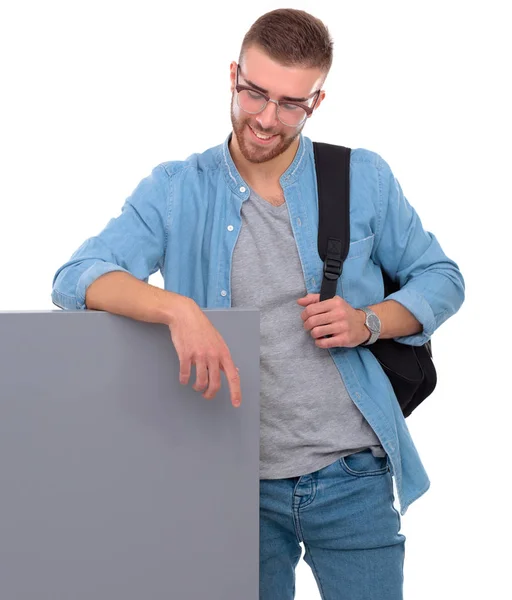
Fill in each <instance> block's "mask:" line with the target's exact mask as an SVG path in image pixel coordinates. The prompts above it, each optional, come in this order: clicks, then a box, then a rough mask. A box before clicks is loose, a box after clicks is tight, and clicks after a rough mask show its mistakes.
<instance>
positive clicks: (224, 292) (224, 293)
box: [220, 290, 228, 296]
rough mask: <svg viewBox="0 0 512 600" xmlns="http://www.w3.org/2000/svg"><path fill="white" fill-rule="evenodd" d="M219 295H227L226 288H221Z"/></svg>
mask: <svg viewBox="0 0 512 600" xmlns="http://www.w3.org/2000/svg"><path fill="white" fill-rule="evenodd" d="M220 295H221V296H227V295H228V293H227V292H226V290H222V292H221V293H220Z"/></svg>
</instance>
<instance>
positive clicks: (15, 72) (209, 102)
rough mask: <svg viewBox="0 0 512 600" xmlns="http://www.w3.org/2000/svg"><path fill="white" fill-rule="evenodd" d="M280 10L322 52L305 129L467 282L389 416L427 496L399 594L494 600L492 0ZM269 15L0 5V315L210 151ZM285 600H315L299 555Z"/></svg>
mask: <svg viewBox="0 0 512 600" xmlns="http://www.w3.org/2000/svg"><path fill="white" fill-rule="evenodd" d="M289 4H292V6H293V7H294V8H303V9H305V10H308V11H310V12H312V13H313V14H315V15H316V16H318V17H320V18H321V19H323V20H324V22H325V23H326V24H327V26H328V27H329V29H330V31H331V34H332V35H333V37H334V41H335V61H334V65H333V68H332V71H331V74H330V76H329V78H328V80H327V82H326V86H325V89H326V92H327V96H326V100H325V102H324V103H323V104H322V106H321V108H320V109H319V111H318V112H317V113H316V114H315V116H314V117H313V118H312V119H311V120H310V121H309V122H308V124H307V126H306V129H305V133H306V134H307V135H308V136H309V137H311V138H313V139H316V140H319V141H327V142H332V143H340V144H344V145H347V146H351V147H365V148H368V149H371V150H374V151H376V152H378V153H379V154H381V155H382V156H383V157H384V158H385V159H386V160H387V162H388V163H389V164H390V166H391V168H392V169H393V171H394V173H395V175H396V176H397V178H398V179H399V181H400V183H401V184H402V187H403V189H404V192H405V194H406V196H407V197H408V199H409V200H410V202H411V203H412V204H413V205H414V206H415V207H416V209H417V211H418V212H419V214H420V216H421V218H422V221H423V224H424V226H425V227H426V228H427V229H429V230H431V231H433V232H434V233H435V234H436V236H437V237H438V239H439V241H440V242H441V245H442V246H443V248H444V249H445V251H446V252H447V254H448V255H449V256H450V257H451V258H453V259H454V260H455V261H456V262H457V263H458V264H459V266H460V268H461V270H462V272H463V274H464V276H465V279H466V285H467V299H466V302H465V304H464V305H463V307H462V309H461V310H460V312H459V313H458V314H457V315H456V316H455V317H453V318H452V319H451V320H449V321H448V322H447V323H446V324H445V325H443V327H442V328H441V329H440V330H439V331H438V332H436V334H435V337H434V340H433V347H434V353H435V359H436V366H437V369H438V377H439V383H438V387H437V389H436V391H435V392H434V394H433V396H432V397H431V398H429V399H428V400H427V401H426V403H425V404H424V405H422V406H421V407H420V408H419V409H418V411H417V412H416V413H414V414H413V415H412V416H411V417H410V418H409V419H408V421H407V422H408V425H409V428H410V430H411V432H412V435H413V438H414V440H415V442H416V445H417V447H418V451H419V452H420V455H421V457H422V460H423V462H424V465H425V467H426V469H427V472H428V473H429V476H430V478H431V480H432V486H431V489H430V491H429V492H428V493H427V494H426V495H425V496H423V497H422V498H421V499H420V500H418V501H417V502H416V503H415V504H413V505H412V506H411V508H410V509H409V511H408V513H407V514H406V515H405V516H404V517H403V518H402V533H404V534H405V535H406V537H407V542H406V562H405V598H406V599H408V600H427V599H428V600H431V599H432V598H434V597H435V598H439V599H443V600H444V599H447V600H448V599H450V600H452V599H453V598H489V599H492V600H505V599H508V600H510V598H512V584H511V582H510V573H509V570H510V561H511V551H510V537H511V535H512V531H511V518H510V514H511V506H512V502H511V496H510V493H509V492H506V491H505V489H506V486H507V487H508V486H509V485H510V479H511V476H510V473H511V462H510V451H511V443H510V413H511V411H510V402H511V399H512V393H511V389H510V376H509V374H510V372H511V368H510V366H509V359H510V354H511V353H510V342H509V338H510V335H511V331H510V323H511V319H510V314H509V311H510V301H509V295H508V294H507V293H506V291H505V290H508V289H509V287H510V286H509V280H510V269H511V261H510V259H509V248H510V237H511V232H510V222H511V221H510V217H511V211H510V201H511V199H512V198H511V196H512V194H511V188H510V164H511V153H510V137H511V133H512V127H511V120H510V106H511V101H512V98H511V95H510V93H509V92H508V89H507V88H508V86H509V85H510V79H511V76H510V71H511V67H510V55H511V52H512V49H511V47H510V44H509V42H508V41H507V38H509V39H510V21H509V20H507V18H506V17H505V7H506V5H507V3H506V2H503V3H498V2H487V3H486V4H485V5H484V3H483V2H482V3H473V2H464V3H463V2H450V1H445V2H428V3H421V4H420V3H417V2H409V3H405V2H403V3H398V2H391V1H386V2H382V3H381V2H345V1H342V2H334V1H332V0H329V2H322V1H315V2H292V1H291V2H290V3H289ZM285 6H286V4H285ZM278 7H280V5H279V4H278V3H275V2H265V1H263V2H262V1H259V2H253V3H247V2H243V1H240V2H233V1H226V2H224V3H218V2H214V3H211V4H207V3H204V5H203V4H201V3H198V2H180V3H176V2H171V1H170V0H167V1H166V2H163V1H161V2H157V1H149V0H146V1H145V2H128V1H125V2H122V3H121V2H117V1H109V0H103V1H102V2H95V1H94V2H93V1H89V2H87V3H85V2H75V1H67V2H55V1H46V2H16V3H14V2H11V3H9V2H6V3H2V5H1V8H0V57H1V58H0V60H1V80H0V85H1V88H2V91H1V97H0V103H1V111H0V120H1V121H0V125H1V128H0V136H1V137H0V159H1V160H0V208H1V213H0V214H1V217H0V261H1V262H0V265H1V271H0V273H1V277H0V288H1V293H0V310H41V309H42V310H46V309H50V310H51V309H54V308H55V307H54V306H53V305H52V304H51V300H50V292H51V282H52V277H53V274H54V272H55V271H56V269H57V268H58V267H59V266H60V265H61V264H62V263H63V262H65V261H66V260H67V259H68V258H69V256H70V255H71V253H72V252H73V251H74V250H75V249H76V248H77V247H78V246H79V245H80V244H81V243H82V241H83V240H85V239H86V238H87V237H90V236H91V235H95V234H96V233H98V232H99V231H100V230H101V229H102V228H103V226H104V225H105V224H106V222H107V221H108V219H110V218H111V217H112V216H116V215H117V214H119V212H120V209H121V206H122V204H123V202H124V200H125V198H126V197H127V196H128V195H129V194H130V193H131V192H132V190H133V189H134V188H135V186H136V185H137V183H138V182H139V180H140V179H142V178H143V177H145V176H146V175H147V174H149V172H150V171H151V169H152V168H153V167H154V166H155V165H156V164H158V163H160V162H163V161H166V160H173V159H183V158H185V157H187V156H188V155H189V154H191V153H193V152H199V151H203V150H205V149H206V148H208V147H210V146H213V145H216V144H218V143H221V142H222V141H223V140H224V139H225V137H226V136H227V134H228V133H229V130H230V121H229V104H230V91H229V63H230V61H231V60H236V59H237V58H238V52H239V47H240V44H241V41H242V38H243V35H244V33H245V32H246V30H247V29H248V28H249V27H250V25H251V24H252V22H253V21H254V20H255V19H256V18H257V17H258V16H260V14H262V13H264V12H266V11H267V10H271V9H274V8H278ZM507 23H508V24H507ZM507 45H508V47H507ZM507 54H508V56H509V58H507ZM151 282H152V283H154V284H155V285H162V280H161V278H160V277H159V276H158V277H157V276H154V277H153V278H152V280H151ZM509 489H510V488H509ZM296 597H297V599H298V600H314V599H316V598H319V595H318V592H317V591H316V585H315V583H314V580H313V577H312V575H311V573H310V571H309V568H308V567H307V565H306V564H305V563H304V562H302V561H301V563H299V566H298V568H297V596H296ZM375 600H380V599H375Z"/></svg>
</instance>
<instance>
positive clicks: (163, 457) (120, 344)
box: [0, 309, 260, 600]
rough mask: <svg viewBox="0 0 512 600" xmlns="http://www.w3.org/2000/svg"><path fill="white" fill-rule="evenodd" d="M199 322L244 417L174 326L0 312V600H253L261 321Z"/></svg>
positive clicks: (221, 316)
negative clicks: (183, 370)
mask: <svg viewBox="0 0 512 600" xmlns="http://www.w3.org/2000/svg"><path fill="white" fill-rule="evenodd" d="M205 312H206V314H207V316H208V317H209V318H210V320H211V322H212V323H213V324H214V326H215V327H216V328H217V329H218V330H219V332H220V333H221V334H222V336H223V338H224V339H225V341H226V342H227V344H228V346H229V348H230V350H231V354H232V356H233V359H234V362H235V364H236V366H238V367H239V369H240V376H241V382H242V394H243V399H242V406H241V407H240V408H238V409H235V408H233V407H232V406H231V403H230V399H229V392H228V386H227V382H226V379H225V377H224V375H222V389H221V391H220V392H219V394H217V396H216V398H215V399H214V400H210V401H208V400H205V399H204V398H203V397H202V396H201V394H200V393H198V392H195V391H194V390H193V389H192V387H191V386H192V382H193V381H195V370H194V369H193V370H192V374H193V376H194V379H193V380H192V382H191V383H189V385H188V386H187V387H185V386H182V385H181V384H180V383H179V381H178V374H179V361H178V357H177V353H176V350H175V349H174V346H173V344H172V341H171V338H170V333H169V329H168V328H167V327H166V326H165V325H157V324H148V323H139V322H136V321H132V320H130V319H126V318H124V317H119V316H115V315H111V314H108V313H104V312H96V311H70V312H67V311H47V312H21V313H15V312H5V313H0V599H1V600H164V599H165V600H170V599H173V600H174V599H176V600H206V599H208V600H241V599H243V600H257V598H258V568H259V567H258V562H259V393H260V387H259V386H260V382H259V312H258V311H256V310H237V309H234V310H229V311H225V310H219V311H216V310H212V311H205Z"/></svg>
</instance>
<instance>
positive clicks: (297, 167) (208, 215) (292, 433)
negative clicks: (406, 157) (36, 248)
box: [52, 9, 464, 600]
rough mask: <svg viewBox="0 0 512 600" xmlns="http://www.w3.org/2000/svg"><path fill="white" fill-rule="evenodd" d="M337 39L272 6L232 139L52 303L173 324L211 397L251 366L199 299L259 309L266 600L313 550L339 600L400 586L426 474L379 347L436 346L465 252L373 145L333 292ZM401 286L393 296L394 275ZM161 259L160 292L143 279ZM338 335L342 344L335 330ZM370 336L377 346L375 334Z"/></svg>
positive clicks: (146, 205) (243, 73)
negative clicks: (322, 152) (321, 229)
mask: <svg viewBox="0 0 512 600" xmlns="http://www.w3.org/2000/svg"><path fill="white" fill-rule="evenodd" d="M331 62H332V40H331V39H330V36H329V33H328V31H327V29H326V28H325V26H324V25H323V24H322V22H321V21H319V20H318V19H316V18H314V17H312V16H311V15H309V14H307V13H305V12H302V11H298V10H284V9H283V10H277V11H272V12H270V13H268V14H266V15H263V16H262V17H261V18H260V19H258V20H257V21H256V22H255V23H254V25H253V26H252V27H251V29H250V30H249V32H248V33H247V34H246V36H245V38H244V42H243V44H242V49H241V53H240V58H239V61H238V63H236V62H233V63H232V64H231V91H232V104H231V119H232V125H233V133H232V135H230V136H229V137H228V139H227V140H226V141H225V142H224V144H222V145H220V146H218V147H215V148H212V149H210V150H208V151H206V152H205V153H203V154H198V155H193V156H192V157H190V158H188V159H187V160H186V161H184V162H177V161H174V162H168V163H165V164H162V165H159V166H157V167H156V168H155V169H154V170H153V172H152V173H151V175H150V176H149V177H147V178H145V179H143V180H142V181H141V183H140V184H139V186H138V187H137V188H136V190H135V191H134V192H133V194H132V195H131V197H130V198H128V200H127V201H126V203H125V205H124V207H123V211H122V214H121V215H120V216H119V217H117V218H116V219H112V220H111V221H110V222H109V223H108V224H107V226H106V227H105V229H104V230H103V231H102V232H101V234H100V235H99V236H97V237H93V238H91V239H89V240H88V241H86V242H85V243H84V244H83V245H82V246H81V247H80V248H79V249H78V250H77V252H75V254H74V255H73V256H72V258H71V259H70V261H69V262H67V263H66V264H65V265H64V266H62V267H61V268H60V269H59V270H58V271H57V273H56V276H55V279H54V287H53V294H52V298H53V301H54V303H55V304H57V305H58V306H60V307H62V308H66V309H83V308H86V307H87V308H89V309H97V310H104V311H109V312H111V313H116V314H121V315H125V316H127V317H131V318H133V319H138V320H141V321H147V322H156V323H165V324H166V325H168V326H169V329H170V333H171V337H172V341H173V343H174V345H175V347H176V351H177V353H178V356H179V360H180V382H181V383H182V384H187V383H188V382H189V378H190V373H191V366H192V365H195V368H196V380H195V383H194V386H193V387H194V389H195V390H197V391H198V392H201V393H202V394H203V396H204V397H205V398H207V399H211V398H213V397H214V396H215V394H216V393H217V392H218V390H219V388H220V384H221V379H220V371H221V370H222V371H224V372H225V375H226V379H227V381H228V384H229V389H230V396H231V401H232V404H233V405H234V406H239V405H240V402H241V391H240V379H239V374H238V372H237V369H236V367H235V365H234V364H233V361H232V359H231V356H230V353H229V350H228V348H227V346H226V344H225V342H224V340H223V339H222V337H221V336H220V334H219V333H218V331H216V329H215V328H214V327H213V326H212V325H211V323H210V322H209V320H208V319H207V317H206V316H205V315H204V313H203V312H202V310H201V308H216V307H219V308H228V307H230V306H251V307H258V308H259V309H260V311H261V386H262V392H261V451H260V480H261V483H260V597H261V598H262V599H264V600H271V599H279V600H286V599H291V598H293V597H294V589H295V582H294V581H295V580H294V569H295V566H296V565H297V562H298V560H299V558H300V554H301V547H300V542H303V543H304V545H305V549H306V553H305V557H304V558H305V560H306V562H307V563H308V564H309V565H310V567H311V569H312V570H313V573H314V576H315V578H316V581H317V583H318V587H319V589H320V593H321V595H322V598H324V599H326V600H340V599H347V600H376V599H379V600H398V599H399V598H402V588H403V562H404V543H405V537H404V536H403V535H402V534H400V533H399V530H400V525H401V523H400V515H399V513H398V512H397V511H396V510H395V508H394V505H393V502H394V495H393V479H392V478H393V477H394V478H395V481H396V486H397V491H398V496H399V500H400V504H401V512H402V514H405V512H406V510H407V508H408V506H409V505H410V504H411V503H412V502H413V501H414V500H416V499H417V498H418V497H420V496H421V495H422V494H423V493H424V492H425V491H426V490H427V489H428V487H429V480H428V477H427V474H426V472H425V470H424V468H423V465H422V464H421V461H420V458H419V456H418V454H417V451H416V449H415V446H414V443H413V441H412V439H411V437H410V434H409V431H408V429H407V426H406V424H405V421H404V418H403V415H402V412H401V410H400V407H399V405H398V402H397V400H396V397H395V396H394V394H393V391H392V389H391V386H390V385H389V382H388V381H387V379H386V376H385V375H384V373H383V371H382V369H381V368H380V367H379V365H378V363H377V362H376V360H375V359H374V357H373V355H372V354H371V352H369V350H368V349H367V348H365V347H364V345H365V344H366V343H367V342H368V341H371V342H373V341H374V339H375V337H376V334H375V335H374V334H372V332H371V331H370V330H369V328H368V327H367V325H366V314H365V312H364V311H363V310H361V309H362V308H366V307H369V309H370V310H371V311H372V312H373V313H374V314H375V315H377V317H378V318H379V320H380V334H379V335H380V337H383V338H397V339H399V340H400V341H404V342H407V343H412V344H416V345H418V344H422V343H424V342H425V341H427V340H428V339H429V338H430V336H431V335H432V333H433V332H434V331H435V330H436V328H437V327H438V326H439V325H441V324H442V323H443V322H444V321H445V320H446V319H447V318H448V317H450V316H451V315H453V314H454V313H455V312H456V311H457V310H458V308H459V307H460V305H461V303H462V301H463V298H464V282H463V278H462V276H461V274H460V272H459V269H458V267H457V265H456V264H455V263H454V262H453V261H452V260H450V259H449V258H448V257H447V256H446V255H445V254H444V252H443V251H442V249H441V247H440V246H439V244H438V242H437V240H436V238H435V237H434V236H433V235H432V234H430V233H428V232H426V231H424V230H423V228H422V225H421V222H420V220H419V218H418V216H417V214H416V212H415V211H414V209H413V208H412V207H411V206H410V204H409V203H408V202H407V200H406V199H405V197H404V195H403V193H402V190H401V188H400V186H399V184H398V182H397V181H396V179H395V178H394V176H393V174H392V172H391V170H390V168H389V166H388V165H387V164H386V162H384V160H382V158H380V157H379V156H378V155H377V154H375V153H373V152H369V151H367V150H355V151H353V152H352V157H351V223H350V227H351V229H350V231H351V244H350V252H349V255H348V257H347V260H346V262H345V265H344V269H343V275H342V277H341V280H340V281H339V284H338V295H337V296H336V297H335V298H332V299H330V300H326V301H324V302H319V294H318V292H319V288H320V284H321V280H322V266H323V265H322V261H321V259H320V257H319V255H318V252H317V244H316V239H317V234H318V230H317V227H318V207H317V191H316V179H315V169H314V160H313V151H312V143H311V141H310V140H309V139H308V138H306V137H304V136H303V135H302V130H303V128H304V126H305V124H306V122H307V119H308V118H310V117H311V116H312V115H313V114H314V111H316V110H318V109H319V107H320V106H321V104H322V102H323V100H324V98H325V92H324V90H323V85H324V82H325V79H326V77H327V74H328V72H329V68H330V66H331ZM381 268H382V269H384V270H385V271H386V272H387V273H388V274H390V275H391V276H392V277H393V278H397V279H398V280H399V281H400V283H401V285H402V287H401V289H400V290H399V291H398V292H396V293H394V294H392V295H391V296H389V297H388V298H386V299H384V297H383V286H382V272H381ZM157 270H161V272H162V274H163V276H164V281H165V290H161V289H159V288H156V287H154V286H151V285H149V284H148V283H147V280H148V277H149V275H151V274H152V273H154V272H156V271H157ZM327 336H329V337H327ZM370 338H371V339H370Z"/></svg>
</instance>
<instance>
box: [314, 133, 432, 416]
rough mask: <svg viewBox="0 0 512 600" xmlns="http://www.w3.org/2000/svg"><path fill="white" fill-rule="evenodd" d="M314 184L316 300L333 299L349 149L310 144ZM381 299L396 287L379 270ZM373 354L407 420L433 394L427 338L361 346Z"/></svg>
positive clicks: (345, 228) (345, 239)
mask: <svg viewBox="0 0 512 600" xmlns="http://www.w3.org/2000/svg"><path fill="white" fill-rule="evenodd" d="M313 149H314V156H315V166H316V176H317V186H318V211H319V220H318V253H319V254H320V258H321V259H322V260H323V261H324V276H323V280H322V288H321V292H320V300H321V301H322V300H327V299H328V298H332V297H333V296H335V295H336V284H337V281H338V278H339V277H340V275H341V272H342V270H343V262H344V260H345V258H346V257H347V254H348V250H349V245H350V217H349V214H350V212H349V211H350V148H344V147H343V146H334V145H332V144H323V143H319V142H314V143H313ZM382 276H383V280H384V296H385V297H386V296H388V295H389V294H392V293H393V292H394V291H396V290H398V289H399V286H398V284H397V283H396V282H394V281H393V280H392V279H390V277H389V276H388V275H387V273H385V272H384V271H382ZM365 348H366V349H367V350H369V351H370V352H372V353H373V355H374V356H375V358H376V359H377V360H378V361H379V363H380V366H381V367H382V368H383V370H384V372H385V373H386V375H387V376H388V378H389V381H390V382H391V385H392V386H393V389H394V391H395V395H396V397H397V399H398V403H399V404H400V408H401V409H402V413H403V415H404V417H408V416H409V415H410V414H411V413H412V411H413V410H414V409H415V408H417V407H418V406H419V404H420V403H421V402H423V400H425V398H427V397H428V396H429V395H430V394H431V393H432V392H433V391H434V388H435V386H436V383H437V374H436V370H435V367H434V363H433V362H432V345H431V342H430V340H429V341H428V342H427V343H426V344H424V345H423V346H411V345H407V344H401V343H399V342H396V341H395V340H393V339H380V340H377V341H376V342H375V343H374V344H371V345H370V346H366V347H365Z"/></svg>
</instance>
